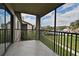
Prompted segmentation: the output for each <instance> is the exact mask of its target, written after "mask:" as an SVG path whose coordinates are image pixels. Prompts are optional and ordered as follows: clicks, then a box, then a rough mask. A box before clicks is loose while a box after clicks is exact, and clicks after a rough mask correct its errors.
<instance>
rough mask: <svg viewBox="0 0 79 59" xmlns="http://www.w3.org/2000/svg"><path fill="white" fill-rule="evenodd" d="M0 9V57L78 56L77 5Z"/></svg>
mask: <svg viewBox="0 0 79 59" xmlns="http://www.w3.org/2000/svg"><path fill="white" fill-rule="evenodd" d="M63 5H64V6H67V9H64V6H63ZM68 5H70V8H69V6H68ZM0 6H1V7H0V11H1V12H0V18H1V19H0V21H2V22H1V23H0V52H1V53H0V55H5V56H79V29H78V28H79V20H77V18H78V17H79V16H78V10H77V9H78V8H79V7H78V6H79V5H78V4H77V5H75V4H67V5H66V4H63V3H50V4H48V3H45V4H44V3H43V4H32V3H30V4H21V3H20V4H18V3H14V4H7V3H5V4H0ZM72 6H76V7H72ZM26 7H27V8H26ZM74 8H77V9H74ZM70 10H74V11H72V12H70ZM75 10H76V11H77V12H76V11H75ZM66 13H67V14H66ZM50 15H52V16H50ZM26 16H27V17H26ZM74 16H75V17H74ZM29 17H30V18H29ZM70 19H71V20H70Z"/></svg>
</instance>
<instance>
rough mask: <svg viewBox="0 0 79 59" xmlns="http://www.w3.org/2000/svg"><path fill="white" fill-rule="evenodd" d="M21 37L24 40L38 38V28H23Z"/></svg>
mask: <svg viewBox="0 0 79 59" xmlns="http://www.w3.org/2000/svg"><path fill="white" fill-rule="evenodd" d="M21 39H22V40H35V39H36V30H33V29H22V30H21Z"/></svg>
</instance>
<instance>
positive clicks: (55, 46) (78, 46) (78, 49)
mask: <svg viewBox="0 0 79 59" xmlns="http://www.w3.org/2000/svg"><path fill="white" fill-rule="evenodd" d="M54 34H55V35H54ZM54 37H55V38H54ZM40 40H41V41H42V42H43V43H44V44H45V45H46V46H48V47H49V48H50V49H51V50H53V51H54V52H56V53H57V54H58V55H61V56H73V55H74V56H77V55H79V33H70V32H61V31H55V32H54V31H49V30H40Z"/></svg>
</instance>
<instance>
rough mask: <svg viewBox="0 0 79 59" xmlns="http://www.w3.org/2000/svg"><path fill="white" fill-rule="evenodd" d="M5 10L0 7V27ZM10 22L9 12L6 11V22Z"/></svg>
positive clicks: (3, 21)
mask: <svg viewBox="0 0 79 59" xmlns="http://www.w3.org/2000/svg"><path fill="white" fill-rule="evenodd" d="M4 18H5V10H4V9H0V28H1V24H4V23H5V20H4ZM8 22H10V14H9V13H8V12H7V11H6V23H8Z"/></svg>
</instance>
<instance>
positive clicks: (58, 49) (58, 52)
mask: <svg viewBox="0 0 79 59" xmlns="http://www.w3.org/2000/svg"><path fill="white" fill-rule="evenodd" d="M59 41H60V32H59V36H58V54H59Z"/></svg>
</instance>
